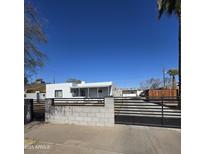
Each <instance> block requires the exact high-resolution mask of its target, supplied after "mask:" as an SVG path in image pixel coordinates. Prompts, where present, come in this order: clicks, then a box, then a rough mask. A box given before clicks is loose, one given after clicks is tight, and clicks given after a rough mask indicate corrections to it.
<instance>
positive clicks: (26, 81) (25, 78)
mask: <svg viewBox="0 0 205 154" xmlns="http://www.w3.org/2000/svg"><path fill="white" fill-rule="evenodd" d="M27 84H28V79H27V77H24V85H27Z"/></svg>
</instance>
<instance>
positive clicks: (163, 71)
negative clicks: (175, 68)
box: [162, 67, 166, 89]
mask: <svg viewBox="0 0 205 154" xmlns="http://www.w3.org/2000/svg"><path fill="white" fill-rule="evenodd" d="M162 73H163V82H164V89H165V86H166V83H165V69H164V67H163V69H162Z"/></svg>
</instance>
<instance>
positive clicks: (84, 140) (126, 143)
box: [25, 123, 181, 154]
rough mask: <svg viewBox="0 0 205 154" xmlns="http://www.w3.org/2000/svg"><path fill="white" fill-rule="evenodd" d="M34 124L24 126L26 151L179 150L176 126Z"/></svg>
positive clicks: (114, 153) (107, 153)
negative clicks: (111, 126)
mask: <svg viewBox="0 0 205 154" xmlns="http://www.w3.org/2000/svg"><path fill="white" fill-rule="evenodd" d="M31 125H32V124H31ZM37 125H38V126H35V125H34V126H33V127H35V129H34V128H32V127H28V126H27V127H25V153H26V154H34V153H39V154H40V153H41V154H42V153H43V154H44V153H45V154H56V153H58V154H92V153H94V154H122V153H123V154H180V151H181V140H180V138H181V130H180V129H169V128H159V127H143V126H127V125H115V127H113V128H109V127H86V126H76V125H63V124H59V125H57V124H43V123H39V124H37ZM31 145H32V146H31Z"/></svg>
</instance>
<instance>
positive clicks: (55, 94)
mask: <svg viewBox="0 0 205 154" xmlns="http://www.w3.org/2000/svg"><path fill="white" fill-rule="evenodd" d="M112 93H113V83H112V82H93V83H86V82H84V81H82V82H81V83H55V84H46V98H102V97H105V96H112Z"/></svg>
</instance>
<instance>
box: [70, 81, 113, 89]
mask: <svg viewBox="0 0 205 154" xmlns="http://www.w3.org/2000/svg"><path fill="white" fill-rule="evenodd" d="M109 86H112V82H93V83H80V84H77V85H73V86H72V87H71V88H97V87H109Z"/></svg>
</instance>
